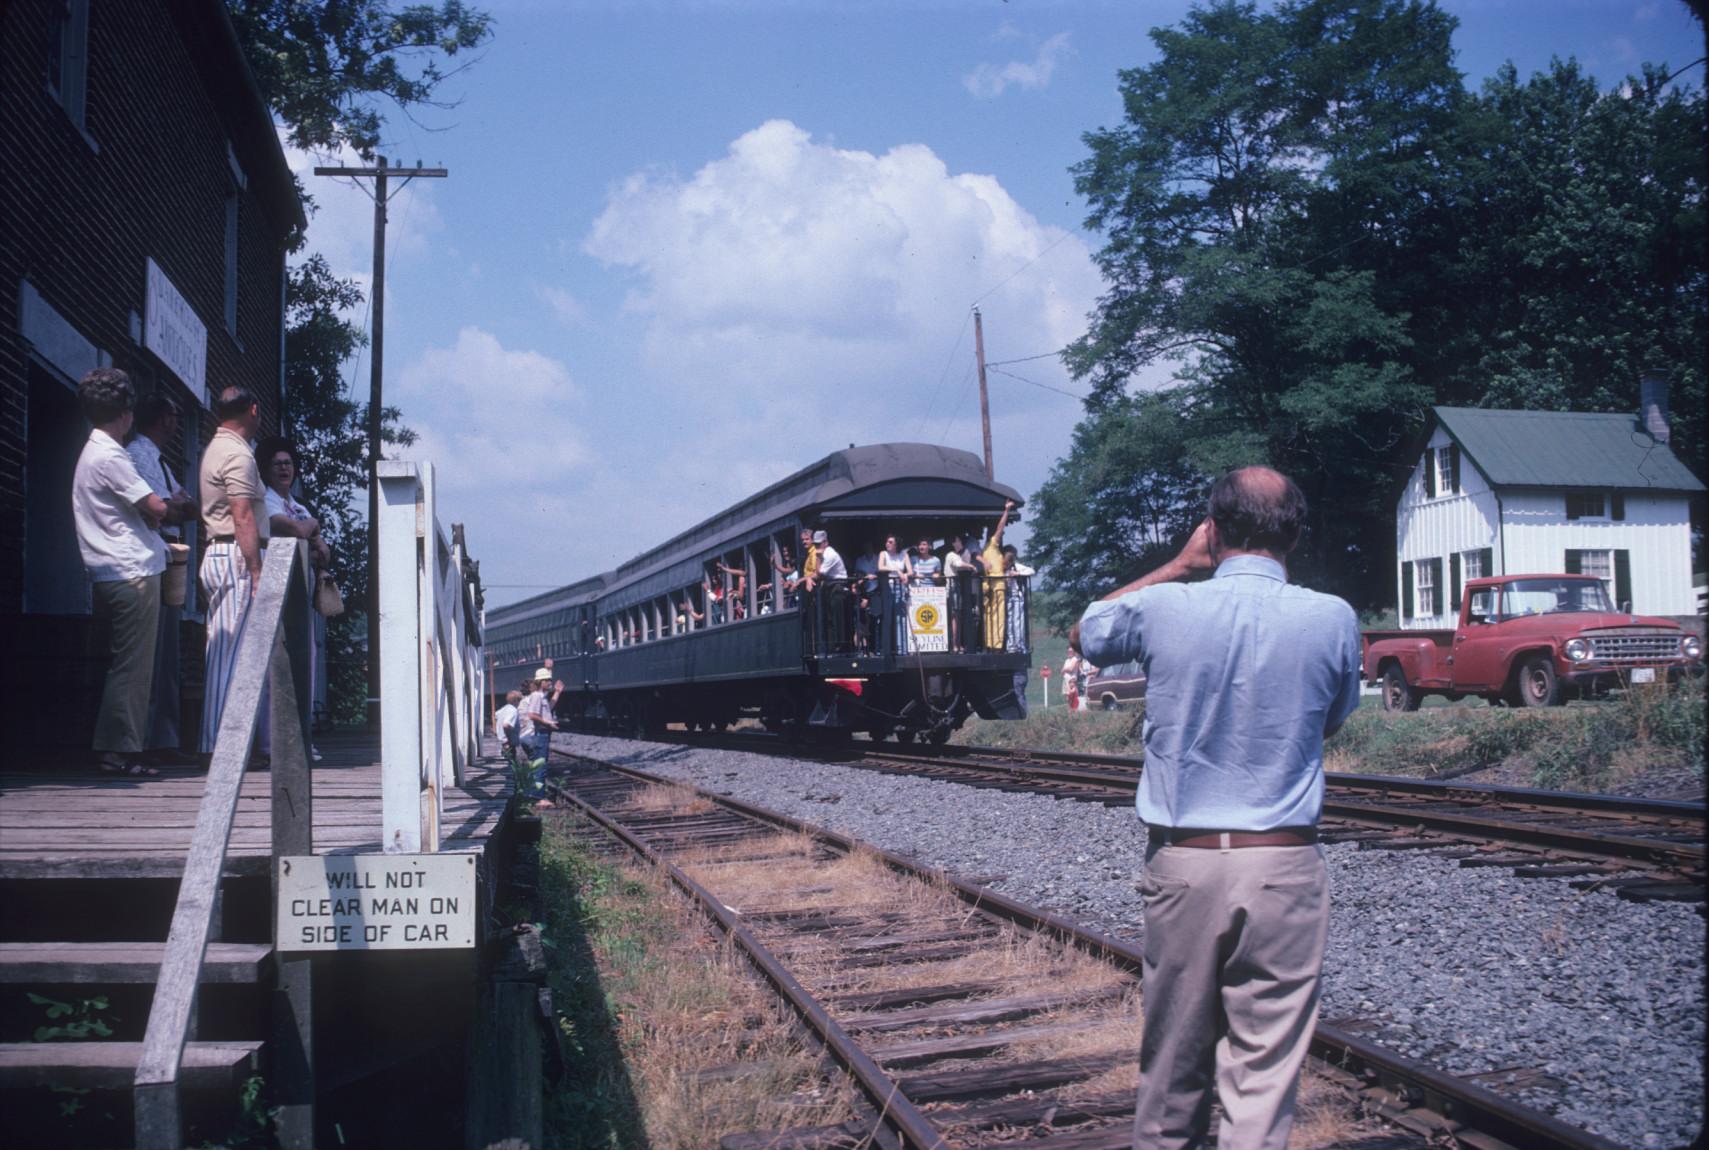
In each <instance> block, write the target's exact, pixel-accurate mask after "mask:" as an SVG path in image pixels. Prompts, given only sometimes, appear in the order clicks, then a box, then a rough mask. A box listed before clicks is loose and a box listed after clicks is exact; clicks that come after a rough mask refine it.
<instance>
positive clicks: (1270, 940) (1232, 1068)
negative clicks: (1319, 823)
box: [1134, 845, 1329, 1150]
mask: <svg viewBox="0 0 1709 1150" xmlns="http://www.w3.org/2000/svg"><path fill="white" fill-rule="evenodd" d="M1140 890H1141V893H1142V894H1144V896H1145V978H1144V983H1143V985H1144V988H1145V1033H1144V1037H1143V1038H1142V1040H1141V1043H1140V1070H1139V1098H1138V1101H1137V1103H1136V1105H1135V1111H1134V1145H1135V1146H1138V1147H1144V1148H1145V1150H1154V1148H1158V1147H1167V1148H1171V1150H1173V1148H1177V1147H1198V1146H1204V1145H1205V1144H1206V1142H1207V1137H1208V1135H1209V1133H1210V1116H1211V1100H1212V1095H1213V1086H1214V1093H1215V1097H1216V1098H1217V1100H1218V1101H1220V1102H1221V1103H1222V1110H1223V1117H1222V1123H1221V1126H1220V1129H1219V1130H1218V1133H1217V1146H1218V1150H1259V1148H1263V1150H1281V1148H1282V1147H1284V1146H1286V1145H1287V1142H1288V1132H1289V1131H1290V1130H1291V1129H1292V1127H1293V1120H1294V1096H1295V1094H1296V1092H1297V1091H1298V1088H1299V1075H1300V1065H1301V1063H1303V1062H1304V1061H1305V1056H1306V1048H1307V1045H1308V1043H1309V1042H1310V1039H1311V1032H1312V1029H1313V1027H1314V1026H1315V1025H1316V1024H1317V1003H1318V994H1319V975H1320V973H1321V972H1322V969H1323V948H1324V944H1325V942H1326V941H1327V939H1328V936H1329V877H1328V871H1327V869H1326V868H1325V866H1324V861H1323V851H1322V849H1321V848H1320V847H1315V846H1299V847H1243V848H1236V849H1233V850H1202V849H1197V848H1193V847H1168V846H1165V847H1159V846H1155V845H1154V846H1153V847H1152V848H1151V849H1150V850H1148V851H1147V852H1146V859H1145V877H1144V879H1143V881H1142V882H1141V884H1140Z"/></svg>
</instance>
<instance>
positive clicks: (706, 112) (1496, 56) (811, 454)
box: [292, 0, 1703, 605]
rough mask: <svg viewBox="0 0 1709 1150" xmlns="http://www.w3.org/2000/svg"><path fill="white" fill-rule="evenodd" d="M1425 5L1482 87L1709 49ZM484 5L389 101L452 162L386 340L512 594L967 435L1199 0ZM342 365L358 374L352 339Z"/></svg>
mask: <svg viewBox="0 0 1709 1150" xmlns="http://www.w3.org/2000/svg"><path fill="white" fill-rule="evenodd" d="M1441 6H1442V7H1444V8H1446V9H1447V10H1449V11H1450V12H1452V13H1453V14H1455V15H1456V16H1457V17H1458V18H1459V20H1460V28H1459V31H1458V33H1457V34H1456V36H1455V47H1456V50H1457V53H1458V57H1457V64H1458V67H1459V68H1460V70H1461V71H1462V72H1464V73H1465V74H1466V77H1467V82H1468V84H1476V83H1478V82H1480V81H1481V80H1482V79H1483V78H1484V77H1486V76H1488V75H1490V74H1491V73H1492V72H1493V71H1494V70H1495V69H1496V68H1497V67H1499V66H1500V64H1501V63H1502V62H1503V61H1505V60H1509V59H1511V60H1513V61H1514V63H1515V64H1517V65H1518V67H1519V69H1520V71H1521V73H1522V74H1528V73H1530V72H1532V71H1534V70H1536V69H1539V68H1542V67H1546V66H1547V64H1548V61H1549V59H1550V57H1551V56H1555V55H1559V56H1562V57H1566V56H1576V57H1577V58H1578V59H1579V61H1580V62H1581V63H1582V64H1583V65H1584V66H1585V68H1586V69H1587V70H1588V71H1589V72H1591V73H1592V74H1593V75H1595V76H1596V77H1597V78H1598V79H1599V80H1600V81H1602V82H1603V84H1604V85H1605V86H1607V85H1611V84H1613V83H1614V82H1615V81H1616V80H1617V79H1618V78H1619V77H1620V76H1623V75H1625V74H1626V73H1627V72H1629V71H1632V70H1635V69H1636V67H1637V66H1638V64H1639V62H1641V61H1646V60H1647V61H1655V62H1666V63H1668V64H1670V65H1671V66H1673V67H1675V68H1677V67H1680V66H1682V65H1685V64H1687V63H1689V62H1690V61H1692V60H1695V59H1697V58H1698V57H1699V56H1701V55H1702V54H1703V39H1702V35H1701V31H1700V29H1699V26H1698V25H1697V24H1696V23H1695V21H1693V20H1692V19H1691V17H1690V15H1689V13H1688V10H1687V8H1686V6H1685V5H1684V4H1683V3H1682V2H1680V0H1654V2H1646V3H1631V2H1616V0H1476V2H1474V0H1452V2H1446V3H1442V5H1441ZM485 7H486V8H487V9H488V10H489V11H491V12H492V14H493V15H494V17H495V19H496V35H495V37H494V39H493V41H492V43H491V45H490V46H489V47H488V48H487V49H485V51H484V52H483V53H482V56H481V59H480V60H479V62H478V63H476V64H475V65H474V66H473V67H471V68H469V69H468V70H466V71H465V72H463V73H461V74H459V75H458V76H457V77H455V78H454V79H453V80H452V81H450V82H449V83H448V84H447V86H446V89H445V91H446V93H447V94H448V95H450V96H452V97H453V98H455V99H457V100H458V101H459V103H458V105H457V106H456V107H455V108H451V109H426V110H424V111H422V112H420V113H419V114H418V115H417V116H416V117H415V118H414V120H413V121H412V119H411V118H409V117H405V116H402V115H399V114H395V113H394V114H393V115H392V116H391V119H390V126H389V130H388V142H387V145H386V147H385V149H384V150H385V152H386V154H387V155H388V156H390V157H392V158H393V159H395V160H397V161H399V162H402V163H406V164H409V163H414V162H415V161H416V160H418V159H419V160H421V161H424V162H426V163H429V164H442V165H444V166H445V167H447V168H449V169H450V177H449V178H448V179H445V180H431V181H418V182H417V183H416V184H415V185H414V186H412V187H410V188H408V189H406V190H405V191H404V192H402V193H401V194H400V196H399V197H398V198H397V199H396V200H395V201H394V203H393V208H392V213H391V230H390V233H389V239H388V245H389V255H390V260H389V263H388V273H387V284H386V287H387V300H386V302H387V309H386V349H385V365H386V387H387V399H388V401H389V402H394V403H397V404H398V405H399V406H401V407H402V408H403V409H404V414H405V420H406V422H407V423H408V424H409V425H410V426H412V427H414V428H415V429H416V430H417V431H418V432H419V433H420V435H421V441H420V443H419V444H418V445H417V446H416V447H415V448H414V449H412V450H411V451H409V452H408V453H407V454H409V455H410V456H412V457H415V458H421V459H430V460H432V461H433V463H434V465H435V467H436V468H437V472H438V476H439V480H440V484H441V495H440V499H441V504H440V505H441V507H442V508H443V509H444V510H443V511H442V515H443V516H444V518H445V519H446V520H447V521H450V520H459V521H462V522H464V523H466V524H467V527H468V536H469V544H470V549H471V551H472V553H473V554H474V555H475V556H476V557H477V558H479V559H481V560H482V574H483V576H484V578H485V579H486V580H487V581H488V582H489V583H490V584H492V585H493V589H492V590H491V592H490V593H489V596H488V602H489V604H491V605H497V604H502V603H504V602H508V601H511V600H513V599H516V598H521V597H523V596H526V595H529V594H532V593H534V592H535V591H536V590H540V589H544V588H545V587H547V586H557V585H560V584H562V583H566V582H569V581H570V580H572V579H575V578H579V577H581V576H583V575H586V574H589V573H592V572H595V571H599V570H603V569H606V568H609V567H611V566H614V565H616V564H617V563H619V562H621V561H622V560H623V559H625V558H627V557H629V556H630V555H633V554H635V553H636V552H638V551H640V550H642V549H644V548H645V547H647V546H650V545H651V544H653V543H656V542H658V541H660V540H661V539H664V538H666V537H668V536H669V535H671V534H673V533H675V532H676V531H679V530H681V529H682V528H684V527H687V526H689V525H691V524H693V523H695V522H697V521H698V520H700V519H702V518H704V517H705V516H707V515H709V514H712V513H714V512H716V511H717V510H719V509H720V508H722V507H724V506H726V505H728V504H729V503H731V502H733V501H734V500H736V499H738V498H740V497H741V496H743V495H745V494H747V493H748V492H750V491H752V490H755V489H757V488H758V487H760V486H762V485H764V484H766V483H769V482H771V481H772V480H775V479H778V478H780V477H782V476H784V475H786V474H788V473H789V472H791V471H793V470H795V469H797V468H799V467H802V466H804V465H806V464H807V463H810V462H812V461H813V460H815V459H818V458H820V457H821V456H823V455H824V454H826V453H827V452H829V451H833V450H836V449H837V448H840V447H843V446H846V445H847V444H849V443H872V442H879V441H883V440H925V441H931V442H941V443H947V444H951V445H954V446H959V447H964V448H967V449H969V450H973V451H977V450H978V449H979V422H978V414H979V413H978V397H977V390H976V385H975V382H974V372H973V331H972V324H971V319H970V315H971V308H972V306H973V305H974V304H975V303H976V302H977V303H978V305H979V307H980V309H981V311H982V313H983V315H984V323H985V343H986V357H987V359H988V360H990V361H1006V360H1019V359H1023V358H1027V357H1032V356H1038V355H1041V354H1043V353H1048V352H1051V351H1053V350H1055V349H1057V348H1060V347H1061V346H1062V345H1063V344H1064V343H1066V342H1067V341H1068V340H1070V339H1072V338H1074V337H1075V336H1077V335H1078V334H1079V333H1080V332H1081V330H1082V329H1083V325H1084V317H1085V315H1086V313H1087V311H1088V310H1089V309H1090V308H1091V307H1092V306H1093V303H1094V301H1095V300H1096V298H1097V296H1098V294H1099V292H1100V290H1101V284H1100V282H1099V279H1098V276H1097V274H1096V270H1095V269H1094V267H1093V266H1092V263H1091V255H1092V253H1093V252H1095V251H1096V249H1097V247H1098V245H1099V237H1098V236H1096V235H1095V234H1091V233H1088V232H1086V231H1084V230H1083V229H1082V227H1081V221H1082V218H1083V216H1084V207H1083V204H1082V203H1081V202H1080V200H1079V199H1078V197H1076V196H1075V194H1074V188H1073V179H1072V176H1071V175H1070V174H1069V170H1068V169H1069V168H1070V166H1071V165H1073V164H1074V163H1076V162H1077V161H1079V160H1080V159H1081V158H1082V157H1083V156H1084V148H1083V145H1082V144H1081V142H1080V137H1081V134H1082V133H1084V132H1086V131H1090V130H1093V129H1096V128H1099V127H1103V126H1108V125H1113V124H1115V123H1117V122H1118V121H1119V118H1120V114H1121V109H1120V102H1119V100H1118V98H1117V94H1116V74H1117V72H1118V71H1119V70H1120V69H1122V68H1130V67H1136V66H1140V65H1143V64H1146V63H1148V62H1150V61H1152V60H1153V59H1154V58H1155V53H1154V50H1153V47H1152V45H1151V42H1150V40H1149V39H1148V38H1147V35H1146V33H1147V31H1148V30H1149V29H1150V28H1152V27H1156V26H1158V25H1167V24H1173V23H1175V22H1177V21H1178V20H1179V19H1180V17H1181V15H1182V14H1183V13H1184V12H1185V11H1186V8H1187V4H1186V3H1177V2H1175V0H1129V2H1115V0H1107V2H1106V0H1056V2H1049V0H1045V2H1028V0H1013V2H1009V3H1004V2H1001V0H912V2H906V3H905V2H901V0H895V2H883V0H878V2H870V3H856V2H853V0H840V2H839V0H797V2H794V3H788V2H784V0H730V2H714V0H701V2H689V0H655V2H647V0H630V2H618V0H606V2H591V0H590V2H571V3H548V2H546V0H516V2H493V3H488V4H486V5H485ZM1690 79H1691V81H1692V82H1693V83H1699V84H1700V83H1701V80H1702V68H1701V66H1699V67H1698V68H1695V69H1693V71H1692V72H1691V73H1690ZM292 159H293V164H294V165H295V166H297V167H299V168H307V167H309V166H312V164H313V163H315V162H316V160H315V158H313V157H308V156H297V155H293V157H292ZM324 159H325V158H324V157H323V158H322V160H323V162H324ZM305 182H306V183H307V184H309V186H310V187H311V190H313V192H314V193H315V195H316V198H317V200H318V201H319V204H320V211H319V213H318V215H317V216H316V218H315V220H314V223H313V224H312V225H311V229H310V244H311V247H313V248H317V249H319V250H321V251H323V252H325V253H326V254H327V256H328V257H329V259H331V260H332V261H333V263H334V266H335V267H337V268H338V269H340V270H341V271H342V272H344V273H346V274H350V275H354V276H356V277H357V278H359V279H361V280H362V281H364V282H366V281H367V279H368V269H369V266H370V259H371V256H370V251H369V243H370V235H371V226H372V224H371V215H370V213H371V207H370V206H369V201H368V200H367V198H366V197H365V196H364V195H363V194H362V193H361V192H360V191H358V190H355V189H353V188H349V187H344V186H341V185H340V184H339V183H337V182H335V181H331V180H326V179H317V178H315V177H313V176H308V177H306V179H305ZM358 318H361V317H358ZM1004 370H1006V371H1007V372H1009V373H1010V374H1007V375H1005V374H999V373H992V374H991V376H990V389H991V405H992V418H993V440H994V456H995V459H996V465H997V473H998V477H999V478H1000V479H1002V480H1004V481H1006V482H1008V483H1010V484H1012V485H1014V486H1015V487H1017V488H1019V489H1020V490H1021V491H1023V492H1025V493H1027V494H1029V495H1030V494H1031V493H1032V492H1033V491H1035V490H1036V489H1037V488H1038V486H1039V484H1040V483H1041V482H1042V481H1043V479H1044V478H1045V476H1046V475H1047V474H1048V472H1049V469H1050V467H1051V465H1052V464H1053V463H1054V462H1055V460H1056V459H1057V458H1059V457H1060V456H1061V455H1063V454H1064V453H1065V452H1066V450H1067V448H1068V443H1069V436H1070V433H1071V432H1072V429H1073V426H1074V423H1075V421H1076V419H1077V417H1078V414H1079V406H1078V404H1077V403H1075V401H1074V400H1073V399H1072V398H1069V396H1066V395H1064V394H1062V392H1071V393H1077V392H1079V391H1080V390H1081V389H1080V388H1079V387H1078V386H1077V385H1076V384H1075V383H1073V381H1071V380H1069V379H1068V378H1067V376H1066V374H1065V373H1064V372H1063V371H1062V369H1061V367H1060V366H1059V365H1058V364H1057V363H1056V362H1055V361H1054V359H1050V358H1044V359H1036V360H1031V361H1030V362H1026V363H1011V364H1009V365H1007V367H1006V368H1005V369H1004ZM349 374H350V378H351V380H352V381H353V384H354V386H355V388H356V389H357V390H358V391H359V392H360V393H361V394H364V395H365V394H366V388H367V380H368V364H367V361H366V359H363V360H362V361H361V362H359V363H355V364H352V365H351V366H350V373H349ZM1015 376H1020V377H1022V378H1021V379H1017V378H1014V377H1015ZM1023 379H1024V380H1025V381H1026V382H1023ZM1050 389H1057V390H1050Z"/></svg>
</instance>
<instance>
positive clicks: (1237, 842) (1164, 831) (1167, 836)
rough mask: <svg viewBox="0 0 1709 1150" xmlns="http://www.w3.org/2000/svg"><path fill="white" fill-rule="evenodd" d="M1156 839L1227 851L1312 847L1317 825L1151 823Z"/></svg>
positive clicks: (1173, 844) (1185, 845)
mask: <svg viewBox="0 0 1709 1150" xmlns="http://www.w3.org/2000/svg"><path fill="white" fill-rule="evenodd" d="M1147 829H1149V830H1150V832H1151V839H1152V841H1153V842H1159V843H1162V844H1163V845H1164V846H1171V847H1195V848H1198V849H1201V850H1214V851H1225V850H1232V849H1236V848H1239V847H1309V846H1311V845H1312V844H1313V843H1315V842H1317V828H1316V827H1278V828H1276V829H1275V830H1273V831H1207V830H1200V829H1199V828H1197V827H1160V826H1149V825H1148V828H1147Z"/></svg>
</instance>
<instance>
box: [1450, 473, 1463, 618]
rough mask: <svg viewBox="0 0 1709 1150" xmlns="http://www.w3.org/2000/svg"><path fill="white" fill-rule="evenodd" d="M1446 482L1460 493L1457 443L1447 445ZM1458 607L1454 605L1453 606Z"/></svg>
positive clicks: (1455, 491)
mask: <svg viewBox="0 0 1709 1150" xmlns="http://www.w3.org/2000/svg"><path fill="white" fill-rule="evenodd" d="M1448 480H1449V486H1450V487H1452V488H1453V489H1454V494H1455V495H1458V494H1459V493H1460V445H1459V444H1458V443H1450V444H1449V445H1448ZM1458 605H1459V604H1457V603H1456V604H1455V606H1458Z"/></svg>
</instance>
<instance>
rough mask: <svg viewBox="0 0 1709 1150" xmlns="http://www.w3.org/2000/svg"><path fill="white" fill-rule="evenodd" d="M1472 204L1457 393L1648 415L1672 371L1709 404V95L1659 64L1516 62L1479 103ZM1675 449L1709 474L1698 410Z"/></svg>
mask: <svg viewBox="0 0 1709 1150" xmlns="http://www.w3.org/2000/svg"><path fill="white" fill-rule="evenodd" d="M1468 120H1469V125H1468V129H1467V133H1466V135H1467V143H1468V145H1469V147H1468V151H1469V152H1470V153H1471V154H1470V155H1469V156H1468V159H1467V163H1466V170H1467V173H1468V176H1469V178H1468V180H1467V194H1466V195H1464V196H1463V197H1462V202H1463V203H1465V204H1466V205H1467V210H1466V212H1465V213H1464V217H1463V223H1462V225H1461V237H1462V238H1461V241H1460V243H1459V244H1458V245H1457V247H1456V249H1455V252H1454V255H1455V262H1456V264H1457V265H1458V266H1457V267H1455V268H1454V269H1453V271H1452V275H1453V279H1454V281H1455V283H1456V285H1457V287H1458V290H1457V291H1456V292H1455V293H1454V302H1455V304H1456V309H1455V310H1456V311H1457V313H1458V315H1457V320H1458V327H1459V329H1460V330H1461V331H1462V332H1463V333H1465V335H1464V337H1463V339H1462V342H1461V344H1460V346H1459V347H1458V348H1457V349H1455V350H1457V351H1458V354H1457V355H1453V356H1452V357H1450V358H1448V359H1447V360H1446V362H1445V364H1444V366H1445V367H1448V366H1451V367H1452V369H1453V372H1452V374H1453V378H1445V379H1443V381H1442V383H1441V386H1440V391H1441V393H1442V395H1443V396H1444V399H1445V400H1447V401H1450V402H1461V403H1471V404H1478V405H1484V406H1491V407H1524V408H1538V409H1545V410H1560V411H1567V410H1574V411H1622V410H1635V409H1636V407H1637V402H1638V381H1639V378H1640V377H1641V375H1642V374H1643V372H1644V371H1645V370H1646V369H1653V370H1660V371H1662V372H1663V373H1665V374H1666V375H1667V376H1668V377H1669V379H1670V381H1671V384H1672V393H1673V407H1674V409H1675V410H1676V411H1680V412H1701V411H1702V410H1703V409H1704V370H1703V365H1704V362H1705V351H1706V335H1709V327H1706V325H1709V318H1706V317H1709V310H1706V309H1705V306H1704V305H1705V289H1706V287H1709V273H1706V268H1709V264H1706V263H1705V255H1706V254H1709V253H1706V250H1705V235H1704V224H1705V220H1704V190H1705V162H1704V157H1705V147H1706V145H1709V136H1706V134H1705V129H1704V124H1705V107H1704V100H1703V94H1702V93H1701V92H1691V91H1681V90H1679V89H1678V88H1675V87H1672V86H1670V85H1668V84H1667V83H1666V76H1665V73H1664V71H1663V70H1662V69H1661V68H1660V67H1655V66H1648V67H1645V68H1644V69H1643V71H1642V72H1641V73H1640V74H1639V75H1636V76H1630V77H1627V78H1626V79H1625V80H1624V81H1623V82H1622V83H1621V84H1620V85H1619V86H1618V87H1616V88H1615V89H1614V90H1612V91H1607V92H1604V91H1602V90H1601V89H1600V88H1599V87H1598V85H1597V83H1596V81H1595V80H1594V79H1593V78H1592V77H1590V76H1587V75H1585V74H1584V73H1583V72H1582V71H1581V70H1580V69H1579V67H1578V65H1577V63H1576V62H1573V61H1559V60H1557V61H1555V62H1554V63H1553V64H1552V65H1551V67H1550V68H1549V70H1548V71H1547V72H1540V73H1537V74H1536V75H1534V76H1532V77H1531V78H1530V79H1529V80H1527V81H1524V82H1521V81H1520V80H1519V78H1518V75H1517V73H1516V72H1515V70H1514V69H1513V67H1512V66H1511V65H1508V66H1506V67H1504V68H1503V69H1501V71H1500V72H1499V73H1498V74H1497V75H1496V76H1495V77H1493V78H1492V79H1490V80H1489V81H1487V82H1486V83H1485V84H1484V86H1483V89H1482V91H1481V92H1480V94H1479V96H1478V98H1477V99H1476V101H1475V102H1474V103H1473V104H1472V106H1471V108H1470V109H1469V115H1468ZM1673 449H1674V451H1675V452H1676V454H1678V455H1679V456H1680V457H1681V459H1682V460H1684V461H1685V462H1686V464H1687V465H1688V466H1690V467H1691V468H1692V469H1693V470H1694V471H1696V472H1697V473H1698V474H1699V475H1703V474H1705V473H1706V472H1705V449H1704V442H1703V438H1702V435H1701V428H1700V426H1699V421H1698V420H1697V419H1692V418H1688V419H1683V420H1676V421H1675V442H1674V444H1673Z"/></svg>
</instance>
